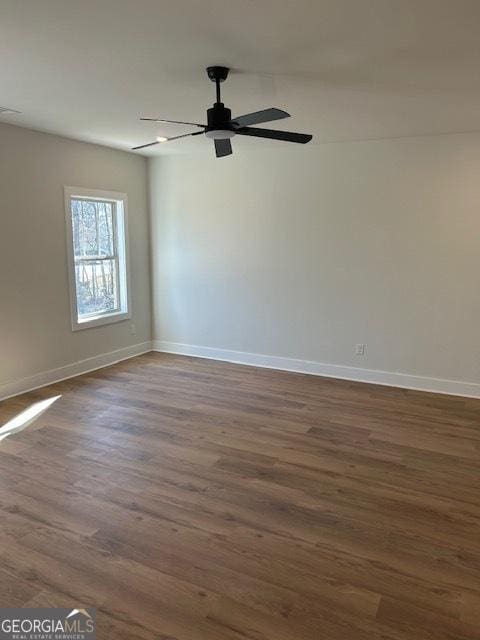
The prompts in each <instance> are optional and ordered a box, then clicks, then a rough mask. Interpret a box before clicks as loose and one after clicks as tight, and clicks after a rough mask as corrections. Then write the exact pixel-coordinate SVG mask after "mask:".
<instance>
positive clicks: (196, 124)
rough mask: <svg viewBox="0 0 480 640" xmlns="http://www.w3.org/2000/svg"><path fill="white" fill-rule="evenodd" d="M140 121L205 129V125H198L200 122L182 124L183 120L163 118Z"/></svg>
mask: <svg viewBox="0 0 480 640" xmlns="http://www.w3.org/2000/svg"><path fill="white" fill-rule="evenodd" d="M140 120H146V121H147V122H167V123H168V124H188V125H190V126H191V127H201V128H202V129H205V127H206V125H205V124H198V122H182V121H181V120H162V119H161V118H140Z"/></svg>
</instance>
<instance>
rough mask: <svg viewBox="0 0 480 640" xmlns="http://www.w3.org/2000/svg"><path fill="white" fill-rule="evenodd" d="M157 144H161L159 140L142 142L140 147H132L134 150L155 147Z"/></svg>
mask: <svg viewBox="0 0 480 640" xmlns="http://www.w3.org/2000/svg"><path fill="white" fill-rule="evenodd" d="M155 144H160V142H158V141H157V140H155V142H148V143H147V144H141V145H140V146H139V147H132V151H136V150H137V149H145V147H153V145H155Z"/></svg>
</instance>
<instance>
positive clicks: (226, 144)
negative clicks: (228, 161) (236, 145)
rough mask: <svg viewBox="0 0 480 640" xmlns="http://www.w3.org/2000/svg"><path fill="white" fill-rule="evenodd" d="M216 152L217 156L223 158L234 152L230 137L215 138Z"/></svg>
mask: <svg viewBox="0 0 480 640" xmlns="http://www.w3.org/2000/svg"><path fill="white" fill-rule="evenodd" d="M215 153H216V155H217V158H223V157H224V156H229V155H231V154H232V143H231V142H230V140H229V138H227V139H226V140H215Z"/></svg>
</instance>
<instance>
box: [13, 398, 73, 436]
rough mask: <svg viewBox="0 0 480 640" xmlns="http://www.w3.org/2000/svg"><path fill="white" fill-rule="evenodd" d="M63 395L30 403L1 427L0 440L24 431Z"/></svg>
mask: <svg viewBox="0 0 480 640" xmlns="http://www.w3.org/2000/svg"><path fill="white" fill-rule="evenodd" d="M61 397H62V396H53V397H52V398H47V399H46V400H41V401H40V402H35V403H34V404H32V405H30V406H29V407H28V409H25V410H24V411H22V412H21V413H19V414H17V415H16V416H15V417H13V418H12V419H11V420H9V421H8V422H7V423H6V424H4V425H3V427H1V428H0V441H2V440H4V439H5V438H7V437H8V436H11V435H12V434H13V433H18V432H19V431H23V430H24V429H25V428H26V427H28V426H29V425H31V424H32V422H35V420H37V418H39V417H40V416H41V415H42V413H44V412H45V411H46V410H47V409H48V408H49V407H51V406H52V404H53V403H54V402H56V401H57V400H58V399H59V398H61Z"/></svg>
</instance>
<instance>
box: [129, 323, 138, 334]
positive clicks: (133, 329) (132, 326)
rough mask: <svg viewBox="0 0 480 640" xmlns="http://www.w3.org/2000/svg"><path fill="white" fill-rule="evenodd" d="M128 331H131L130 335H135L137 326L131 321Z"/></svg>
mask: <svg viewBox="0 0 480 640" xmlns="http://www.w3.org/2000/svg"><path fill="white" fill-rule="evenodd" d="M130 333H131V335H132V336H135V335H137V327H136V326H135V325H134V324H133V322H132V324H131V325H130Z"/></svg>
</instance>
